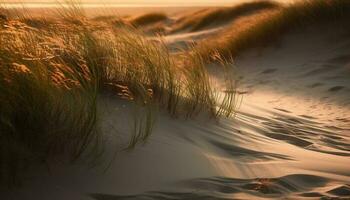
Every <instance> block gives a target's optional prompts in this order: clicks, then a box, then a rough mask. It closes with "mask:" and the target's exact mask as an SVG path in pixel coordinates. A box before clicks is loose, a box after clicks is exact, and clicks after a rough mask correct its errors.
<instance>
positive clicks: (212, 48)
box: [197, 0, 350, 59]
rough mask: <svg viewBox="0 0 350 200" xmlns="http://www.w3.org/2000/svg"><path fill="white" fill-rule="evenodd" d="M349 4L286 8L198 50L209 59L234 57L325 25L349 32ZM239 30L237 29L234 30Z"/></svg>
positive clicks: (311, 1) (335, 0) (314, 2)
mask: <svg viewBox="0 0 350 200" xmlns="http://www.w3.org/2000/svg"><path fill="white" fill-rule="evenodd" d="M349 18H350V1H347V0H305V1H296V2H295V3H291V4H287V5H284V6H281V7H279V8H276V9H273V10H271V11H269V12H263V13H261V14H260V15H259V16H255V17H254V18H253V19H250V21H249V23H243V24H233V25H232V26H229V27H228V28H226V29H225V30H223V31H221V32H220V33H218V34H219V36H218V35H215V36H213V37H212V38H207V39H206V40H205V41H203V42H201V43H200V44H199V45H198V46H197V49H198V51H200V52H201V54H202V56H204V57H206V58H207V59H210V58H211V57H212V56H213V55H215V54H216V53H217V51H219V53H220V54H221V55H224V56H236V55H237V54H239V53H242V52H243V51H244V50H246V49H249V48H254V47H259V46H264V45H266V44H270V43H271V42H273V41H275V40H277V39H280V38H281V37H282V36H283V35H284V34H285V33H287V32H289V31H297V30H303V29H305V28H307V27H315V26H321V27H322V26H323V25H325V24H326V25H327V26H330V27H332V28H335V29H337V28H338V29H339V28H341V29H343V30H347V31H350V23H349ZM237 27H239V28H237Z"/></svg>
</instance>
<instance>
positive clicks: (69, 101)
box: [0, 6, 235, 185]
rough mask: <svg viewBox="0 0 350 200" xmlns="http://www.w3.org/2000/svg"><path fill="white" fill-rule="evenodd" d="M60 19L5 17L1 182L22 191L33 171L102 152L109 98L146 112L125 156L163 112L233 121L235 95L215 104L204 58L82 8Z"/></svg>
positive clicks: (0, 50)
mask: <svg viewBox="0 0 350 200" xmlns="http://www.w3.org/2000/svg"><path fill="white" fill-rule="evenodd" d="M58 13H59V14H58V16H57V18H54V19H42V20H39V22H45V23H33V22H36V20H35V19H33V18H32V17H30V16H29V17H28V16H25V15H17V16H16V17H15V19H12V18H10V17H9V18H7V17H6V18H5V17H2V18H1V19H0V43H1V46H0V111H1V112H0V182H1V183H5V184H9V185H15V184H16V183H17V181H18V180H19V177H20V176H21V173H24V172H25V170H26V168H27V167H28V166H31V165H32V164H36V163H50V162H52V161H54V160H57V159H62V158H65V159H64V160H68V161H76V160H80V159H83V160H86V159H88V160H89V159H90V158H93V157H94V156H95V155H97V154H99V152H100V151H101V149H102V147H103V146H102V143H101V142H100V141H101V137H102V136H103V135H102V133H101V130H100V129H99V120H100V118H99V115H98V96H99V95H101V94H102V93H105V92H111V93H113V94H115V95H114V96H115V98H123V99H126V100H127V101H130V102H133V103H134V104H135V108H137V109H136V112H138V113H141V114H136V115H135V118H134V123H133V124H134V125H133V128H132V129H133V130H131V131H132V132H133V133H132V137H131V138H130V143H129V145H128V147H126V148H127V149H131V148H133V147H135V146H136V145H137V144H138V143H139V142H143V141H145V140H146V139H147V138H148V137H149V135H151V133H152V130H153V125H154V123H155V121H156V110H158V109H164V110H166V111H167V112H168V113H169V114H170V115H171V116H173V117H186V118H192V117H195V116H196V115H198V114H199V113H207V114H209V115H210V116H211V117H213V118H218V117H219V116H221V115H224V116H230V115H232V114H233V113H234V110H235V104H234V103H233V101H232V100H233V99H234V98H235V95H234V93H226V95H225V97H224V98H223V100H219V99H222V98H217V93H218V91H217V88H215V87H214V86H212V85H211V84H210V77H209V75H208V72H207V70H206V66H205V63H204V60H203V58H202V57H201V56H200V54H199V53H197V52H195V51H191V52H183V53H182V54H181V56H175V55H172V54H171V52H170V51H169V50H168V48H167V46H166V45H165V44H164V43H163V42H162V40H161V39H160V38H159V39H158V40H154V39H152V40H150V39H148V38H146V37H145V36H144V35H143V34H142V33H140V32H138V31H137V30H135V29H131V28H117V27H112V26H108V25H106V24H103V23H99V22H96V20H95V21H94V20H88V19H87V18H86V17H85V16H84V13H83V12H81V11H80V10H79V7H75V6H73V7H69V8H65V9H60V10H59V11H58ZM38 24H39V25H40V26H38ZM225 64H228V63H225ZM234 87H235V83H234V82H232V81H228V82H227V90H231V89H232V88H234ZM217 107H219V109H217ZM60 161H62V160H60Z"/></svg>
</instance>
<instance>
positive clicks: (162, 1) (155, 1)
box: [0, 0, 244, 6]
mask: <svg viewBox="0 0 350 200" xmlns="http://www.w3.org/2000/svg"><path fill="white" fill-rule="evenodd" d="M1 1H2V2H5V3H19V2H22V3H55V2H57V1H59V0H0V2H1ZM80 1H81V2H83V3H102V4H109V3H113V4H121V5H122V4H129V5H174V4H176V5H179V6H181V5H224V4H233V3H237V2H241V1H244V0H80Z"/></svg>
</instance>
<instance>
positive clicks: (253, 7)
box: [172, 0, 280, 32]
mask: <svg viewBox="0 0 350 200" xmlns="http://www.w3.org/2000/svg"><path fill="white" fill-rule="evenodd" d="M279 7H280V5H279V4H278V3H276V2H273V1H265V0H264V1H252V2H247V3H241V4H238V5H236V6H232V7H224V8H208V9H203V10H200V11H197V12H195V13H190V14H188V15H185V16H183V17H182V18H180V19H179V20H178V22H177V23H176V25H175V26H174V27H173V30H172V32H177V31H181V30H186V29H189V31H191V32H192V31H198V30H202V29H204V28H206V27H209V26H210V25H220V24H224V23H227V22H229V21H231V20H234V19H236V18H239V17H242V16H245V15H250V14H252V13H255V12H258V11H266V10H269V9H275V8H279Z"/></svg>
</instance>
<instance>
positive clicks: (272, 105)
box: [3, 29, 350, 200]
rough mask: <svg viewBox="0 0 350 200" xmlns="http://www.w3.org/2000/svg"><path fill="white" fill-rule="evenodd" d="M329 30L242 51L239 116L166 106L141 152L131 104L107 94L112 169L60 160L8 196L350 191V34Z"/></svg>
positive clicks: (111, 199) (104, 199)
mask: <svg viewBox="0 0 350 200" xmlns="http://www.w3.org/2000/svg"><path fill="white" fill-rule="evenodd" d="M322 30H323V31H322V33H320V29H317V30H308V31H307V32H306V33H305V32H303V33H293V34H290V35H288V36H286V37H285V38H284V39H283V40H282V41H280V42H278V43H276V44H273V45H271V47H269V48H265V49H260V50H251V51H249V52H246V53H244V54H243V55H241V56H239V57H238V58H236V65H237V66H236V67H237V71H238V73H239V75H240V76H241V79H242V80H241V88H240V90H242V91H245V93H246V94H245V95H244V98H243V102H242V106H241V108H240V110H239V112H238V115H237V117H236V118H235V119H222V120H220V121H219V122H214V121H210V120H208V119H205V118H203V119H198V120H195V121H184V120H181V119H176V120H175V119H171V118H170V117H169V116H168V115H166V114H163V113H159V117H158V122H157V125H156V128H155V131H154V134H153V135H152V136H151V138H150V139H149V141H148V142H147V143H146V144H144V145H140V146H138V147H137V148H136V149H135V150H134V151H132V152H127V151H120V149H121V148H122V147H123V145H124V144H123V141H124V142H125V140H123V138H125V133H127V132H128V130H129V128H130V127H131V125H130V117H131V116H129V115H127V114H126V113H132V111H130V109H131V108H130V105H127V104H126V103H125V102H122V101H115V100H113V99H112V98H110V97H107V96H103V97H101V112H102V116H103V120H102V121H103V125H102V128H103V130H105V132H106V133H108V134H107V136H106V138H105V140H106V142H107V148H106V155H105V157H106V160H110V158H111V157H113V156H114V155H115V158H114V159H113V161H112V163H111V165H110V166H109V168H108V170H107V171H105V168H106V166H107V165H108V163H105V162H104V163H102V164H101V165H100V166H99V167H95V168H92V169H88V168H87V167H82V166H64V165H55V166H50V171H51V172H52V173H50V174H42V173H33V174H34V175H32V176H31V177H28V181H27V182H26V183H25V185H24V187H22V188H21V189H20V190H16V191H12V192H6V195H5V196H3V197H4V199H24V200H26V199H33V200H34V199H35V200H37V199H44V200H46V199H48V200H55V199H57V200H58V199H65V200H70V199H72V200H77V199H90V200H91V199H96V200H117V199H118V200H119V199H191V200H192V199H267V198H272V199H281V198H287V199H320V198H322V197H324V198H326V197H341V198H350V79H349V75H350V40H347V39H346V38H348V37H345V35H343V34H342V33H339V32H334V31H332V30H329V29H328V31H327V29H322ZM212 32H215V29H214V30H213V29H212V30H209V31H208V32H205V31H204V32H203V31H202V32H198V33H191V34H187V35H186V34H183V35H180V36H179V35H177V36H172V37H170V38H168V41H169V42H170V43H172V44H174V43H178V44H180V43H181V42H184V41H188V40H190V39H191V40H193V39H200V38H203V37H205V36H206V35H210V34H212ZM116 127H118V129H117V128H116ZM120 127H124V129H121V128H120ZM115 152H117V153H116V154H115ZM38 171H43V170H40V169H38ZM29 178H30V179H29Z"/></svg>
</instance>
